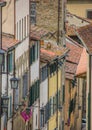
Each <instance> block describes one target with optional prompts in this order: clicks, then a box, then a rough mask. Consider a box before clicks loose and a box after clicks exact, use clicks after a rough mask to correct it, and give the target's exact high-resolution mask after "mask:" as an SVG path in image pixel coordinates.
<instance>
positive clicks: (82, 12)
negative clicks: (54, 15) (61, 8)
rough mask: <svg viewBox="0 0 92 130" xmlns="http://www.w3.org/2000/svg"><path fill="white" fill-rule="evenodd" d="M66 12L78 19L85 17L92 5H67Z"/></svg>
mask: <svg viewBox="0 0 92 130" xmlns="http://www.w3.org/2000/svg"><path fill="white" fill-rule="evenodd" d="M67 10H68V11H69V12H70V13H72V14H76V15H78V16H80V17H85V18H86V17H87V10H92V3H90V4H87V3H86V4H76V3H75V4H74V3H73V4H70V3H69V4H67Z"/></svg>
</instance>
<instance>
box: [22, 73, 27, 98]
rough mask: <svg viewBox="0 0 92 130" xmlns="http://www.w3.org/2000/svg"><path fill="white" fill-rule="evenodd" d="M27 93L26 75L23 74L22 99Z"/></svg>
mask: <svg viewBox="0 0 92 130" xmlns="http://www.w3.org/2000/svg"><path fill="white" fill-rule="evenodd" d="M27 91H28V74H27V73H25V74H24V76H23V94H22V95H23V98H24V97H25V96H26V95H27Z"/></svg>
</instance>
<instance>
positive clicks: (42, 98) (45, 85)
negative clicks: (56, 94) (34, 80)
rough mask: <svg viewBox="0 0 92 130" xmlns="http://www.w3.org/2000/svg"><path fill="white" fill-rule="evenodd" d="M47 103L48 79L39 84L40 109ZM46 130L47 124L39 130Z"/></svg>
mask: <svg viewBox="0 0 92 130" xmlns="http://www.w3.org/2000/svg"><path fill="white" fill-rule="evenodd" d="M47 101H48V79H45V80H44V81H43V82H41V84H40V107H42V105H43V106H45V105H46V103H47ZM41 130H47V124H45V126H44V127H43V128H42V129H41Z"/></svg>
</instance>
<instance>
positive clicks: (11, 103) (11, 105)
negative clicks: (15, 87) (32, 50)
mask: <svg viewBox="0 0 92 130" xmlns="http://www.w3.org/2000/svg"><path fill="white" fill-rule="evenodd" d="M9 110H10V115H9V116H10V117H11V116H12V96H11V95H10V109H9Z"/></svg>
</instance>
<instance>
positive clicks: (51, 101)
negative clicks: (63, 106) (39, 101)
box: [50, 97, 54, 116]
mask: <svg viewBox="0 0 92 130" xmlns="http://www.w3.org/2000/svg"><path fill="white" fill-rule="evenodd" d="M50 103H51V104H50V105H51V116H52V115H53V113H54V111H53V108H54V107H53V106H54V105H53V97H51V100H50Z"/></svg>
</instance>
